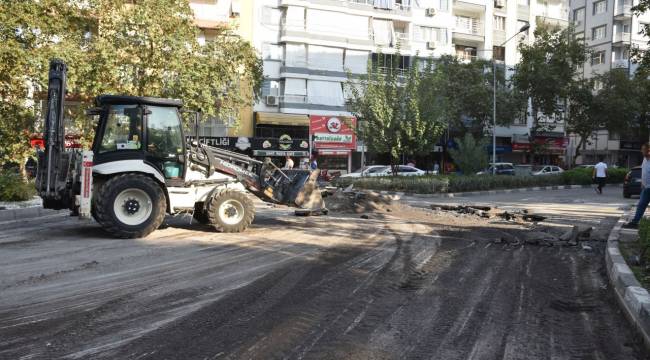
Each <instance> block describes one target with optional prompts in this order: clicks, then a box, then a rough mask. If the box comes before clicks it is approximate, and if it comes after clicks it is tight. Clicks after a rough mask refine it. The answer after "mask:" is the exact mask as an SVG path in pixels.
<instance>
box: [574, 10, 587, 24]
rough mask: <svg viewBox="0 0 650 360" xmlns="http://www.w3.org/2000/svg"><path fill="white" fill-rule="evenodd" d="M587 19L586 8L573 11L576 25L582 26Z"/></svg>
mask: <svg viewBox="0 0 650 360" xmlns="http://www.w3.org/2000/svg"><path fill="white" fill-rule="evenodd" d="M584 18H585V8H580V9H575V10H573V22H574V23H576V24H581V23H582V21H583V20H584Z"/></svg>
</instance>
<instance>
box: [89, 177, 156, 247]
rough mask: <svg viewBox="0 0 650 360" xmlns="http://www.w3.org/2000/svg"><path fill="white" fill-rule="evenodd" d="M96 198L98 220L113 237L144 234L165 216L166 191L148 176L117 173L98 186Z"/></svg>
mask: <svg viewBox="0 0 650 360" xmlns="http://www.w3.org/2000/svg"><path fill="white" fill-rule="evenodd" d="M95 199H96V201H95V204H96V206H95V216H96V220H97V222H99V223H100V224H101V225H102V227H103V228H104V230H106V231H107V232H108V233H110V234H111V235H113V236H115V237H119V238H124V239H127V238H139V237H145V236H147V235H149V234H151V233H152V232H153V231H154V230H156V229H158V227H160V224H162V222H163V220H164V219H165V210H166V208H167V203H166V201H165V194H164V193H163V190H162V189H161V188H160V186H159V185H158V183H156V182H155V181H154V180H153V179H151V178H150V177H148V176H144V175H140V174H132V173H131V174H122V175H117V176H115V177H113V178H111V179H110V180H108V181H106V182H105V183H104V184H103V185H102V187H101V188H99V191H98V192H97V196H96V197H95Z"/></svg>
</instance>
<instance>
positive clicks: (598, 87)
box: [594, 80, 605, 91]
mask: <svg viewBox="0 0 650 360" xmlns="http://www.w3.org/2000/svg"><path fill="white" fill-rule="evenodd" d="M603 87H605V85H604V84H603V82H602V81H600V80H594V90H596V91H600V90H602V89H603Z"/></svg>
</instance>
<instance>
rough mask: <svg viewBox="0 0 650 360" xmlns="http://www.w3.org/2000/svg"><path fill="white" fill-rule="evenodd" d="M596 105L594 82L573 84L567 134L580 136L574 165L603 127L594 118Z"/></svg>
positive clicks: (584, 81)
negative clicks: (593, 136)
mask: <svg viewBox="0 0 650 360" xmlns="http://www.w3.org/2000/svg"><path fill="white" fill-rule="evenodd" d="M594 105H595V103H594V94H593V81H592V80H590V79H586V80H580V81H576V82H575V83H574V84H572V90H571V96H570V97H569V112H568V114H567V117H566V125H567V132H569V133H572V134H576V135H578V139H579V140H578V144H577V146H576V151H575V154H574V158H573V162H574V163H575V159H576V158H577V157H578V156H579V155H580V151H581V150H582V149H583V148H584V146H586V144H587V143H588V141H589V138H590V137H591V135H592V134H593V133H594V131H596V130H597V129H599V128H600V127H601V126H602V125H601V124H598V123H597V122H596V121H595V120H594V118H593V114H594Z"/></svg>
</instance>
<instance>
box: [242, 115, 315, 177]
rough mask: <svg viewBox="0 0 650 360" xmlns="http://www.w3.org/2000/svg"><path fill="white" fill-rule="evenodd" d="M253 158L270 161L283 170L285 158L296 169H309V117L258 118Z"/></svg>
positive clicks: (253, 143) (261, 116)
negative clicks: (289, 158) (290, 160)
mask: <svg viewBox="0 0 650 360" xmlns="http://www.w3.org/2000/svg"><path fill="white" fill-rule="evenodd" d="M252 149H253V156H255V157H257V158H260V159H262V158H266V157H268V158H271V160H272V161H273V163H274V164H276V165H277V166H280V167H282V166H284V163H285V157H287V156H290V157H291V158H292V159H293V162H294V167H296V168H298V167H302V168H306V167H307V164H308V163H309V155H310V153H309V117H308V116H307V115H297V114H284V113H264V112H258V113H256V116H255V137H254V138H253V140H252Z"/></svg>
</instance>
